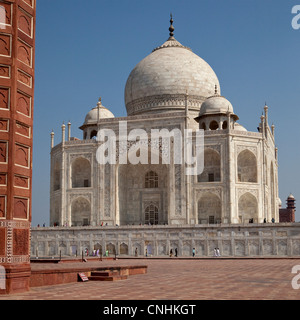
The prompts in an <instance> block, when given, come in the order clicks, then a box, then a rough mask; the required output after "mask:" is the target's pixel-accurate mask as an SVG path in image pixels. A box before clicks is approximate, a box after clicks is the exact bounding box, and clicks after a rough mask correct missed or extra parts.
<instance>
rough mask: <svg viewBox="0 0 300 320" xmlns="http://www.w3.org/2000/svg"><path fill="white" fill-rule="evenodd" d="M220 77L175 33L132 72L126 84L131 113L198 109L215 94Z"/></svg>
mask: <svg viewBox="0 0 300 320" xmlns="http://www.w3.org/2000/svg"><path fill="white" fill-rule="evenodd" d="M216 85H217V86H218V87H220V85H219V80H218V78H217V76H216V74H215V72H214V71H213V69H212V68H211V67H210V66H209V64H208V63H207V62H205V61H204V60H203V59H201V58H200V57H199V56H197V55H196V54H194V53H193V52H192V51H191V50H190V49H189V48H187V47H184V46H183V45H182V44H180V43H179V42H178V41H177V40H175V38H174V37H170V38H169V39H168V40H167V41H166V42H165V43H164V44H163V45H162V46H160V47H158V48H156V49H154V50H153V52H152V53H151V54H150V55H148V56H147V57H146V58H145V59H143V60H142V61H141V62H140V63H138V64H137V66H136V67H135V68H134V69H133V70H132V72H131V73H130V75H129V77H128V80H127V83H126V87H125V104H126V109H127V114H128V115H136V114H142V113H161V112H168V111H175V110H184V109H185V100H186V95H188V97H189V109H190V110H194V111H197V112H199V110H200V106H201V104H202V103H203V102H204V101H205V100H206V98H207V97H209V96H211V95H213V94H214V91H215V86H216Z"/></svg>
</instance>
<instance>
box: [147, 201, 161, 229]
mask: <svg viewBox="0 0 300 320" xmlns="http://www.w3.org/2000/svg"><path fill="white" fill-rule="evenodd" d="M145 224H151V225H157V224H158V208H157V207H156V206H155V205H153V204H151V205H150V206H148V207H147V208H146V210H145Z"/></svg>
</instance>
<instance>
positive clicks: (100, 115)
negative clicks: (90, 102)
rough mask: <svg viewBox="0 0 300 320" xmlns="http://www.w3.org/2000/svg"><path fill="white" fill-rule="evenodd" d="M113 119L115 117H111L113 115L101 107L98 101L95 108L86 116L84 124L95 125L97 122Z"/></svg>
mask: <svg viewBox="0 0 300 320" xmlns="http://www.w3.org/2000/svg"><path fill="white" fill-rule="evenodd" d="M114 117H115V116H114V115H113V113H112V112H111V111H109V110H108V109H107V108H105V107H104V106H103V105H102V103H101V100H99V102H98V104H97V106H96V107H95V108H93V109H92V110H91V111H89V112H88V114H87V115H86V117H85V121H84V124H85V125H87V124H95V123H97V122H98V120H101V119H107V118H114Z"/></svg>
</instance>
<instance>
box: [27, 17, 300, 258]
mask: <svg viewBox="0 0 300 320" xmlns="http://www.w3.org/2000/svg"><path fill="white" fill-rule="evenodd" d="M170 23H171V25H170V28H169V31H170V34H169V38H168V39H167V41H166V42H164V43H163V44H162V45H160V46H158V47H156V48H154V50H153V51H152V52H151V53H150V54H149V55H148V56H147V57H145V58H144V59H143V60H142V61H141V62H139V63H138V64H137V65H136V67H135V68H134V69H133V70H132V72H131V73H130V75H129V77H128V79H127V83H126V86H125V106H126V110H127V116H126V117H115V116H114V115H113V113H112V112H111V111H110V110H109V107H108V105H109V102H106V100H105V93H104V94H103V99H99V101H98V102H97V103H96V102H95V106H94V107H93V108H92V109H91V110H89V109H87V115H86V117H85V119H83V121H82V122H81V123H79V125H80V129H81V130H82V138H75V137H72V135H71V123H68V124H66V125H65V124H63V125H62V138H61V141H59V143H58V144H56V145H55V143H54V140H55V139H54V132H52V133H51V173H50V174H51V184H50V228H46V229H45V230H38V229H36V230H33V232H32V253H35V252H36V250H39V252H40V254H41V255H44V256H49V255H51V254H52V255H53V254H57V253H58V251H62V252H63V254H65V255H72V254H74V252H75V250H76V251H77V250H78V251H79V252H80V250H82V249H83V248H89V249H90V250H93V249H94V248H101V249H102V250H104V248H106V249H107V248H108V249H109V250H110V252H116V253H118V254H133V252H134V250H135V249H136V248H137V249H138V252H139V254H143V252H144V250H145V248H149V249H150V250H151V251H152V252H153V254H155V255H164V254H167V253H168V251H169V250H170V248H175V247H176V248H178V250H179V254H182V255H189V254H190V252H191V250H192V248H194V247H195V248H196V252H197V254H199V255H209V254H210V252H211V251H212V248H214V247H216V246H217V247H220V248H221V251H222V254H225V255H226V254H227V255H261V254H264V255H266V254H267V255H268V254H270V255H287V254H300V250H299V244H300V238H299V235H300V233H299V234H298V233H297V237H296V238H293V237H292V238H291V235H292V233H291V232H292V231H291V228H292V227H291V226H286V225H285V226H283V225H281V224H280V223H278V222H279V206H280V199H279V196H278V155H277V153H278V150H277V148H276V146H275V127H274V125H272V126H269V121H268V112H269V108H268V106H267V105H265V106H262V110H261V111H262V115H261V116H260V115H258V122H257V123H258V126H257V131H256V132H251V131H248V130H247V128H245V127H244V126H243V119H239V116H238V114H239V106H233V105H232V104H231V103H230V101H229V100H227V99H226V98H225V97H224V96H223V95H222V94H221V89H222V85H221V84H220V83H219V80H218V77H217V75H216V73H215V72H214V70H213V69H212V67H211V66H210V65H209V64H208V63H207V62H206V61H204V60H203V59H202V58H200V57H199V56H198V55H197V54H195V53H194V52H193V51H192V50H191V49H190V48H188V47H185V46H184V45H183V44H181V43H180V42H178V41H177V40H176V39H175V37H174V26H173V19H172V18H171V21H170ZM150 49H151V48H150ZM104 101H105V103H104ZM104 105H105V106H106V107H105V106H104ZM124 121H126V123H127V130H128V132H129V131H132V130H135V129H143V130H144V131H146V132H150V131H151V130H152V129H158V130H162V129H168V130H169V131H172V130H174V129H180V130H181V131H184V130H185V129H190V131H191V132H192V139H194V140H195V133H196V131H197V130H199V129H201V130H203V132H204V170H203V171H202V172H201V173H200V174H198V175H187V174H186V171H185V169H186V167H185V164H176V163H172V162H171V163H169V164H166V163H164V162H163V161H162V158H163V148H162V147H161V145H160V143H158V145H157V148H156V151H157V155H158V157H159V159H160V161H159V163H158V164H151V163H148V164H143V163H137V164H131V163H129V164H121V163H120V162H119V161H118V160H119V157H120V150H117V151H116V153H117V154H116V159H117V161H116V163H114V164H109V163H107V164H100V163H99V162H98V161H97V159H96V152H97V150H98V148H99V146H100V145H101V144H102V143H103V142H101V141H99V139H97V134H98V132H99V130H101V129H110V130H112V131H113V132H115V133H116V136H118V133H119V132H118V131H119V123H120V122H124ZM171 141H173V140H172V138H171ZM148 143H149V141H148V140H145V141H143V145H147V146H148ZM117 144H118V141H117ZM131 146H132V143H131V144H130V143H127V146H125V148H127V151H128V152H130V148H131ZM175 151H176V146H175V145H174V144H172V143H171V147H170V152H171V154H174V152H175ZM139 152H140V151H139ZM128 156H129V154H128ZM297 228H298V229H297V230H299V226H298V227H297ZM293 230H294V229H293ZM293 232H294V231H293ZM293 234H294V233H293ZM294 235H295V234H294ZM149 246H150V247H149Z"/></svg>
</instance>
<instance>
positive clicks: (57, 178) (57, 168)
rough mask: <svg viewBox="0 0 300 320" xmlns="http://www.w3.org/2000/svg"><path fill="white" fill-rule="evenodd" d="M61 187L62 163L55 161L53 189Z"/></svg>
mask: <svg viewBox="0 0 300 320" xmlns="http://www.w3.org/2000/svg"><path fill="white" fill-rule="evenodd" d="M59 189H60V163H59V162H58V161H56V162H55V165H54V170H53V191H56V190H59Z"/></svg>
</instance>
